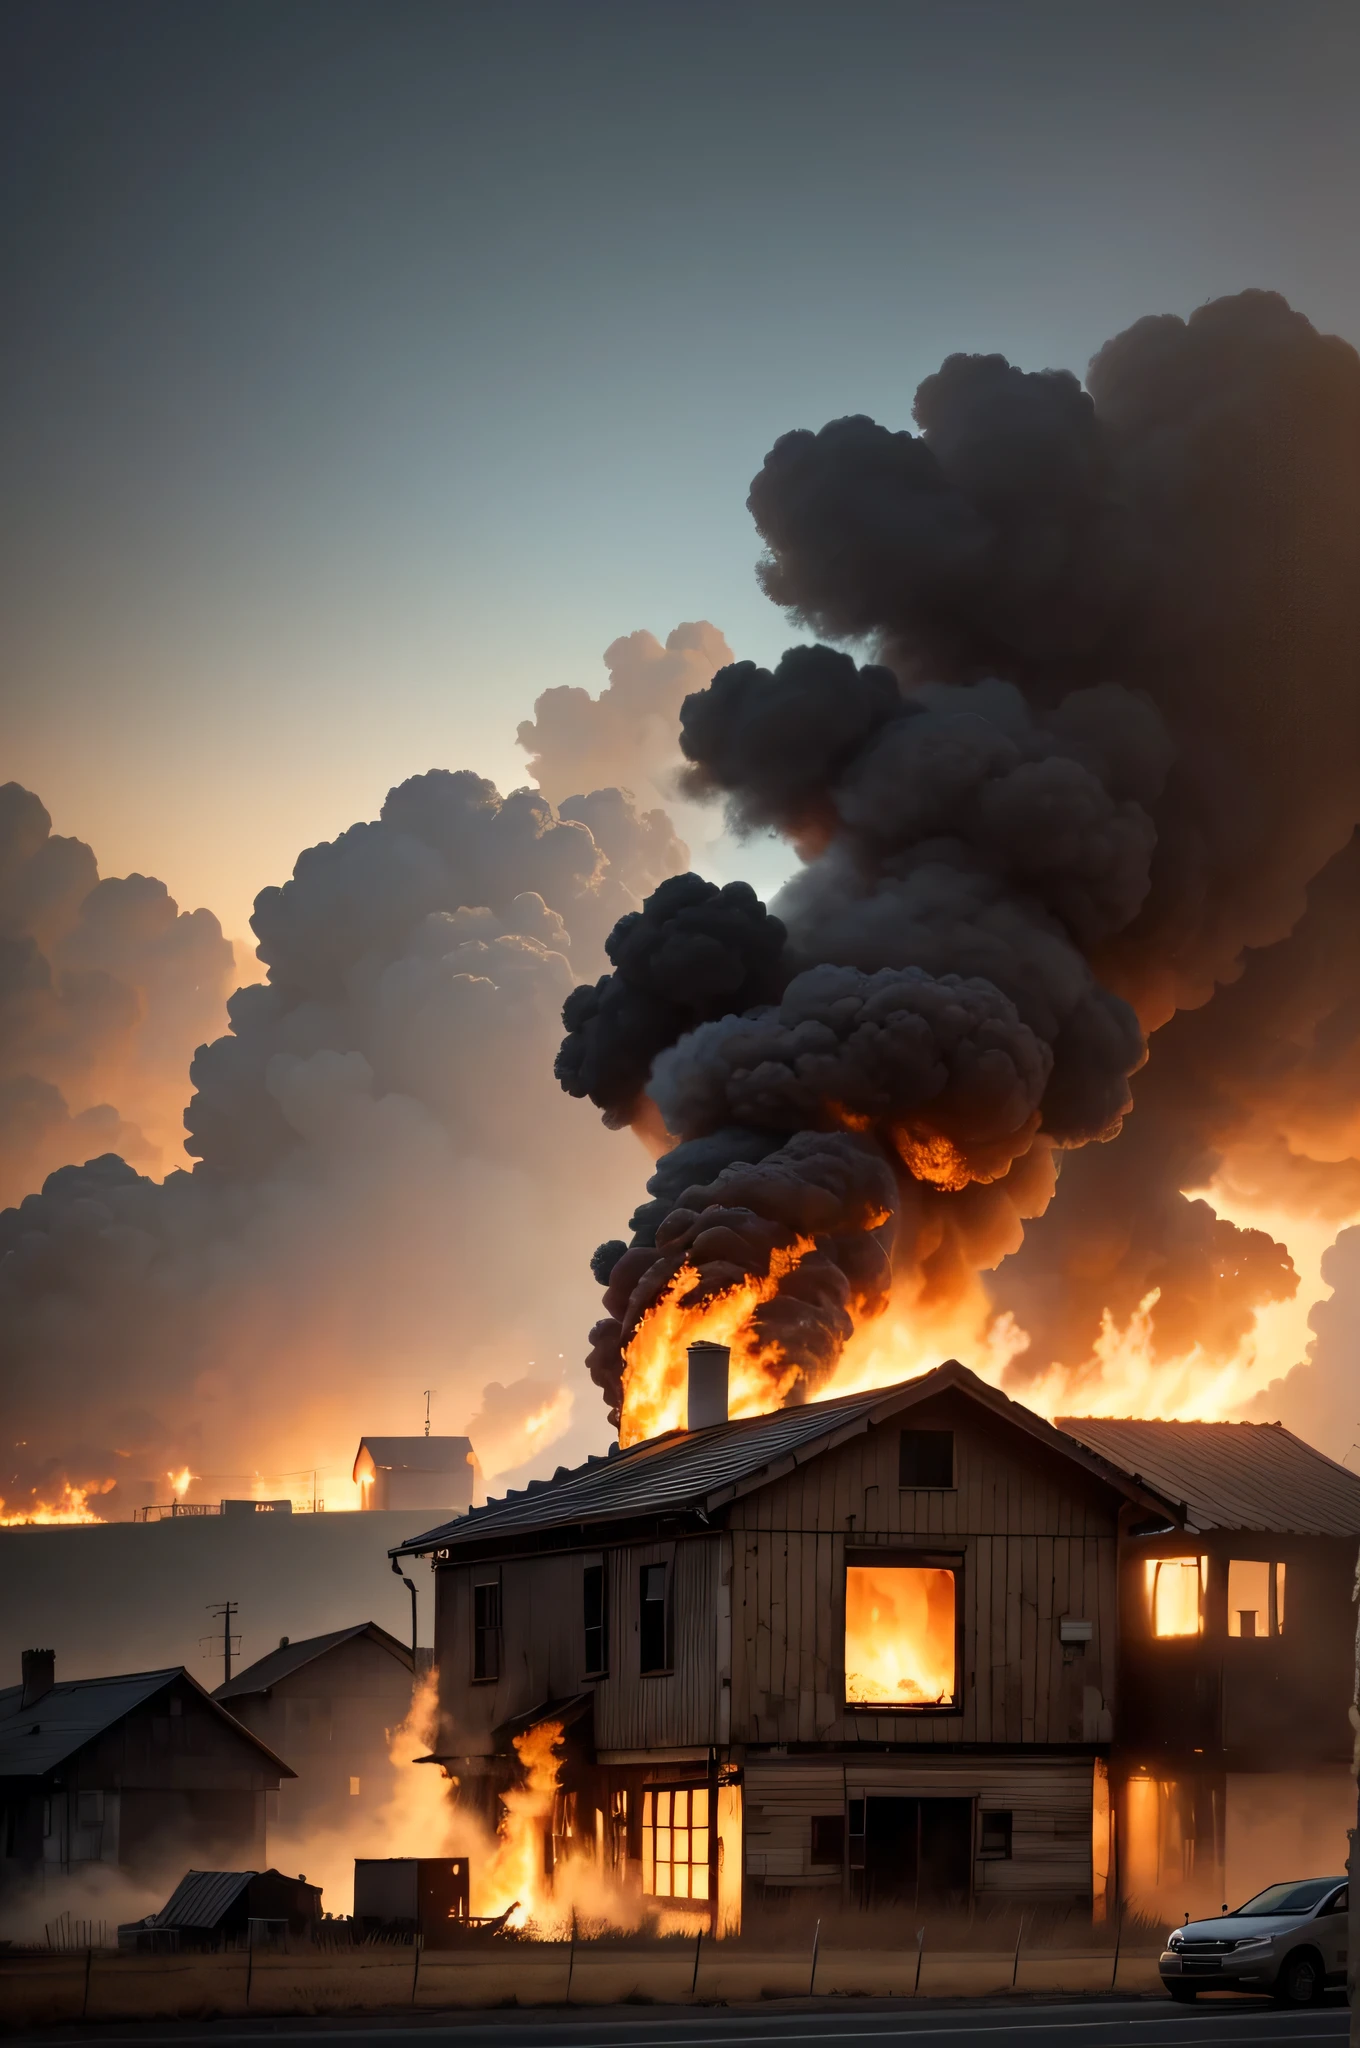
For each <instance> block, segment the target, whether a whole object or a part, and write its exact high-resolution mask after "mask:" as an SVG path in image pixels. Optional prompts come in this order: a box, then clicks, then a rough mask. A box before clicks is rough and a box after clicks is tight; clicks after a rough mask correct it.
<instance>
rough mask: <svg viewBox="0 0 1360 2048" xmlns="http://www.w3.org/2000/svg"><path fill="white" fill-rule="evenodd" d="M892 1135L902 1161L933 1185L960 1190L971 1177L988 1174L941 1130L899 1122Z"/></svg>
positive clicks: (953, 1190) (953, 1191)
mask: <svg viewBox="0 0 1360 2048" xmlns="http://www.w3.org/2000/svg"><path fill="white" fill-rule="evenodd" d="M892 1137H893V1144H894V1145H895V1147H896V1148H897V1151H898V1153H899V1154H900V1155H901V1159H902V1163H903V1165H904V1166H905V1167H906V1169H907V1171H908V1173H910V1174H911V1175H912V1177H913V1179H915V1180H924V1181H929V1183H930V1185H931V1186H932V1187H937V1188H944V1189H946V1190H947V1191H948V1192H949V1193H950V1194H957V1193H958V1192H959V1190H960V1188H966V1187H967V1186H968V1183H969V1182H970V1181H972V1180H977V1179H979V1178H982V1179H985V1178H987V1176H986V1175H978V1174H975V1173H974V1172H973V1169H972V1168H971V1167H970V1166H969V1164H968V1161H967V1160H966V1159H965V1158H964V1156H963V1154H962V1152H960V1151H959V1149H958V1147H957V1145H954V1144H951V1142H950V1140H949V1139H948V1138H946V1137H945V1135H944V1133H943V1132H942V1131H914V1130H912V1129H911V1128H910V1127H909V1126H908V1125H906V1124H898V1125H895V1126H894V1129H893V1134H892Z"/></svg>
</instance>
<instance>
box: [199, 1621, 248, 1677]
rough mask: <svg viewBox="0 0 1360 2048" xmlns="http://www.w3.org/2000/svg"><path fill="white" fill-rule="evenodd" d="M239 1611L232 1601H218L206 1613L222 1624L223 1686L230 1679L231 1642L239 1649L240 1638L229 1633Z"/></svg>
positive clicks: (205, 1638) (205, 1639)
mask: <svg viewBox="0 0 1360 2048" xmlns="http://www.w3.org/2000/svg"><path fill="white" fill-rule="evenodd" d="M240 1611H241V1610H240V1608H239V1607H238V1606H237V1604H236V1602H235V1601H234V1600H218V1601H215V1602H214V1603H213V1605H212V1606H211V1607H209V1609H208V1612H209V1614H211V1615H212V1616H213V1617H214V1618H215V1619H217V1620H220V1621H221V1623H222V1683H223V1685H226V1684H227V1683H228V1682H229V1680H230V1678H231V1651H232V1644H233V1642H235V1644H236V1645H237V1647H238V1648H239V1647H240V1641H241V1639H240V1637H239V1636H235V1637H234V1636H233V1635H232V1632H231V1625H232V1623H233V1621H235V1619H236V1617H237V1615H238V1614H239V1613H240ZM207 1640H208V1638H207V1637H206V1636H205V1637H204V1641H205V1642H206V1641H207Z"/></svg>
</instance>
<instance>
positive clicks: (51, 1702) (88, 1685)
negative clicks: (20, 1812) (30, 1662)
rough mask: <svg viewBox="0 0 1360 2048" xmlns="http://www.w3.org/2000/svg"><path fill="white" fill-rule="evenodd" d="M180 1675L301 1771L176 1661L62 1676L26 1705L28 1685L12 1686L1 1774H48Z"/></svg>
mask: <svg viewBox="0 0 1360 2048" xmlns="http://www.w3.org/2000/svg"><path fill="white" fill-rule="evenodd" d="M177 1680H182V1681H183V1682H184V1683H185V1684H186V1685H190V1686H192V1687H193V1689H194V1691H195V1692H196V1693H198V1694H199V1696H200V1698H202V1699H203V1700H204V1701H206V1703H207V1704H208V1706H210V1707H211V1708H212V1710H213V1712H214V1713H215V1714H219V1715H220V1716H221V1718H222V1719H223V1721H225V1722H226V1724H227V1726H228V1727H229V1728H230V1729H231V1731H232V1733H233V1734H234V1735H237V1736H239V1737H240V1739H241V1741H242V1742H248V1743H249V1744H250V1745H251V1747H252V1748H254V1749H257V1750H259V1751H260V1752H261V1754H262V1755H264V1756H266V1757H268V1759H269V1762H270V1764H271V1765H274V1766H276V1767H277V1769H278V1771H279V1773H280V1775H281V1776H282V1777H285V1778H293V1777H296V1776H297V1773H296V1772H295V1771H291V1770H290V1769H289V1768H288V1766H287V1764H286V1763H284V1761H283V1759H282V1758H281V1757H277V1756H275V1754H274V1752H273V1750H272V1749H270V1748H269V1746H268V1744H267V1743H264V1742H261V1741H260V1738H259V1736H258V1735H252V1734H251V1732H250V1730H249V1729H248V1728H243V1727H242V1726H241V1723H240V1722H239V1721H237V1720H235V1719H234V1718H233V1717H232V1715H230V1714H229V1713H228V1712H227V1710H226V1708H225V1707H219V1706H218V1704H217V1702H216V1701H215V1700H214V1699H213V1698H212V1697H211V1695H210V1694H209V1693H207V1692H205V1691H204V1689H203V1687H202V1686H201V1685H200V1684H199V1682H198V1680H197V1679H196V1678H193V1677H191V1676H190V1674H189V1673H188V1672H187V1671H186V1670H185V1669H184V1667H183V1665H181V1664H174V1665H170V1666H169V1667H168V1668H167V1669H166V1670H164V1671H131V1672H127V1673H126V1674H124V1675H123V1676H122V1677H119V1678H68V1679H62V1680H60V1681H59V1682H58V1683H57V1684H56V1685H54V1686H53V1687H52V1688H51V1689H50V1691H48V1692H45V1693H44V1694H43V1695H42V1697H41V1698H40V1699H38V1700H35V1701H34V1702H33V1704H32V1706H28V1707H26V1706H24V1705H23V1696H24V1689H23V1687H22V1686H21V1685H11V1686H7V1687H6V1688H5V1690H4V1691H3V1692H0V1778H42V1777H45V1776H46V1775H47V1773H48V1772H49V1771H51V1770H55V1769H56V1767H57V1765H58V1764H62V1763H65V1761H66V1759H67V1758H68V1757H72V1756H74V1755H75V1753H76V1751H77V1750H80V1749H83V1748H84V1747H85V1745H86V1743H87V1742H93V1741H94V1740H95V1738H96V1737H97V1736H100V1735H102V1734H104V1732H105V1731H106V1730H107V1729H109V1728H113V1727H115V1726H116V1725H117V1723H118V1722H119V1721H121V1720H123V1719H124V1717H125V1716H126V1715H128V1714H130V1713H132V1712H133V1710H134V1708H137V1707H140V1706H144V1705H145V1704H146V1703H147V1701H148V1700H152V1699H154V1698H155V1697H156V1694H157V1693H160V1692H166V1691H168V1690H169V1688H170V1687H171V1686H172V1685H173V1684H174V1683H175V1682H176V1681H177Z"/></svg>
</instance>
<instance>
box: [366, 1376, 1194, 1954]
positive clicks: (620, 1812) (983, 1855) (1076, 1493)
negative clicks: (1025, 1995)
mask: <svg viewBox="0 0 1360 2048" xmlns="http://www.w3.org/2000/svg"><path fill="white" fill-rule="evenodd" d="M694 1365H695V1367H696V1368H698V1370H699V1372H700V1373H702V1374H703V1376H704V1380H705V1385H704V1388H703V1393H704V1394H705V1395H706V1396H707V1398H708V1399H709V1400H712V1398H713V1394H714V1388H713V1385H712V1379H713V1361H712V1358H711V1354H710V1356H709V1357H708V1358H703V1357H702V1356H701V1357H699V1358H696V1360H695V1361H694ZM691 1384H692V1385H695V1381H693V1380H692V1382H691ZM697 1391H698V1389H697V1388H696V1392H697ZM710 1412H711V1411H710ZM720 1412H721V1416H722V1419H717V1420H708V1419H707V1417H706V1415H705V1413H704V1411H703V1409H702V1408H700V1409H699V1412H698V1413H697V1414H695V1416H694V1417H693V1420H694V1422H695V1424H696V1426H693V1427H690V1428H686V1429H681V1430H673V1431H670V1432H668V1433H667V1434H665V1435H663V1436H660V1437H656V1438H653V1439H650V1440H648V1441H646V1442H643V1443H640V1444H638V1445H636V1446H635V1447H634V1448H632V1449H631V1450H629V1451H625V1452H622V1453H619V1454H616V1455H613V1456H610V1457H608V1458H601V1459H595V1460H592V1461H591V1462H590V1463H588V1464H587V1465H586V1466H584V1467H582V1468H580V1469H579V1470H577V1471H574V1472H570V1473H564V1474H560V1475H559V1476H558V1477H557V1478H556V1479H555V1480H553V1481H551V1482H545V1483H542V1484H538V1485H534V1486H531V1487H530V1488H529V1489H527V1490H526V1491H525V1492H524V1493H521V1494H512V1495H510V1496H508V1497H507V1498H506V1499H504V1500H502V1501H494V1502H489V1503H488V1504H487V1505H486V1507H484V1508H481V1509H478V1510H476V1511H475V1512H474V1513H473V1514H471V1515H469V1516H467V1517H465V1518H463V1519H462V1520H461V1521H458V1522H456V1523H453V1524H450V1525H448V1526H447V1527H445V1528H443V1529H438V1530H434V1531H432V1532H431V1533H430V1534H429V1535H427V1536H425V1537H422V1538H419V1539H418V1540H416V1541H414V1542H412V1543H409V1544H406V1545H404V1546H403V1551H402V1554H405V1555H408V1556H411V1555H429V1556H430V1557H431V1559H432V1561H433V1563H434V1567H435V1571H436V1586H437V1593H436V1660H437V1664H438V1669H439V1683H440V1723H439V1726H440V1741H439V1746H438V1759H439V1761H440V1762H441V1763H443V1765H444V1767H445V1769H446V1770H447V1771H448V1772H449V1773H450V1774H451V1775H454V1776H456V1777H457V1778H458V1780H459V1784H460V1788H461V1796H466V1797H471V1798H474V1799H480V1800H481V1802H482V1805H483V1809H484V1812H485V1813H486V1815H487V1816H488V1817H494V1811H495V1804H496V1797H497V1795H498V1794H500V1793H502V1792H504V1790H505V1789H506V1788H507V1787H508V1786H509V1785H510V1784H512V1783H513V1782H514V1781H515V1780H516V1778H517V1776H518V1772H519V1759H520V1758H521V1757H522V1756H523V1748H522V1746H521V1747H519V1748H517V1746H516V1737H519V1738H520V1739H521V1745H522V1741H523V1737H524V1734H525V1731H527V1730H529V1729H532V1728H534V1727H542V1726H544V1725H556V1726H557V1727H558V1728H560V1729H561V1731H562V1747H563V1750H564V1753H565V1755H564V1762H563V1766H562V1771H561V1776H560V1782H559V1785H558V1789H557V1793H556V1797H555V1799H554V1801H553V1803H552V1817H551V1822H550V1823H548V1822H545V1830H546V1827H547V1826H548V1825H550V1826H551V1830H552V1837H553V1839H552V1840H550V1841H548V1842H546V1844H545V1856H546V1861H547V1864H548V1867H549V1868H551V1867H552V1865H553V1863H554V1861H555V1859H556V1858H557V1857H559V1856H561V1855H568V1856H570V1855H574V1854H582V1853H585V1854H587V1855H590V1856H593V1857H597V1858H598V1859H600V1860H601V1861H603V1862H604V1863H605V1864H606V1865H607V1866H608V1867H609V1868H610V1869H611V1870H612V1872H613V1874H614V1875H615V1877H616V1878H617V1879H618V1881H620V1882H621V1883H623V1884H625V1885H626V1886H628V1887H630V1888H632V1889H634V1890H635V1891H638V1892H640V1893H641V1894H642V1895H644V1896H650V1897H653V1898H655V1899H656V1900H657V1901H658V1903H661V1904H665V1905H668V1906H672V1907H680V1906H683V1907H685V1908H686V1909H687V1910H689V1911H691V1912H693V1911H695V1910H697V1911H699V1912H700V1913H702V1914H703V1915H704V1916H705V1917H706V1918H707V1919H708V1920H709V1921H710V1923H711V1924H713V1925H715V1926H716V1927H717V1928H718V1929H719V1930H721V1929H724V1928H731V1927H734V1926H736V1925H737V1924H739V1922H740V1919H741V1915H742V1911H743V1906H744V1905H745V1906H748V1907H749V1906H753V1905H759V1904H760V1903H762V1902H763V1901H764V1900H765V1899H767V1898H769V1897H770V1896H771V1895H772V1894H778V1895H780V1896H784V1895H787V1894H788V1893H789V1892H791V1891H798V1890H809V1891H816V1892H819V1893H830V1894H833V1895H835V1896H836V1897H837V1898H838V1899H839V1898H844V1899H846V1900H848V1901H862V1902H864V1903H887V1902H889V1901H893V1900H899V1901H906V1902H908V1903H910V1904H912V1905H915V1904H918V1903H926V1902H930V1903H932V1904H934V1905H945V1906H949V1905H966V1904H967V1903H968V1902H969V1901H971V1900H972V1899H974V1898H975V1897H977V1898H984V1899H985V1898H993V1899H1006V1900H1022V1901H1025V1902H1032V1901H1040V1900H1044V1901H1053V1902H1065V1903H1070V1902H1072V1901H1088V1900H1089V1901H1091V1902H1092V1904H1093V1906H1094V1909H1095V1910H1096V1912H1097V1913H1100V1912H1103V1911H1104V1910H1105V1907H1106V1904H1107V1901H1108V1898H1109V1896H1110V1888H1111V1882H1112V1873H1113V1867H1114V1862H1113V1858H1114V1850H1113V1841H1114V1834H1113V1822H1112V1808H1111V1803H1110V1759H1111V1754H1112V1749H1113V1744H1114V1738H1115V1723H1116V1717H1117V1713H1118V1686H1119V1613H1118V1603H1119V1571H1120V1562H1119V1561H1120V1556H1121V1550H1122V1547H1123V1546H1124V1545H1125V1544H1126V1543H1127V1541H1128V1533H1129V1531H1130V1529H1131V1528H1132V1527H1134V1526H1136V1525H1137V1524H1140V1523H1148V1522H1152V1523H1154V1524H1156V1525H1157V1526H1162V1527H1165V1526H1168V1525H1169V1524H1175V1523H1176V1522H1177V1519H1178V1510H1177V1508H1176V1506H1175V1505H1174V1503H1172V1502H1170V1501H1169V1500H1167V1499H1165V1498H1164V1497H1163V1496H1162V1494H1161V1493H1160V1492H1158V1491H1157V1490H1156V1489H1155V1488H1154V1487H1152V1486H1151V1485H1149V1484H1146V1483H1144V1482H1143V1481H1141V1480H1138V1479H1136V1478H1134V1477H1133V1476H1132V1475H1130V1474H1128V1473H1126V1472H1124V1471H1122V1470H1121V1469H1119V1467H1118V1466H1117V1465H1115V1464H1113V1463H1112V1462H1110V1461H1109V1460H1107V1459H1106V1458H1104V1457H1102V1456H1101V1455H1100V1454H1098V1453H1097V1452H1094V1451H1092V1450H1091V1449H1090V1448H1089V1447H1088V1446H1086V1445H1084V1444H1082V1443H1080V1442H1079V1441H1078V1440H1077V1439H1076V1438H1075V1437H1074V1436H1072V1435H1069V1434H1066V1433H1064V1432H1063V1431H1060V1430H1058V1429H1056V1428H1054V1427H1053V1426H1052V1425H1051V1424H1050V1423H1047V1422H1045V1421H1043V1420H1042V1419H1041V1418H1040V1417H1039V1416H1037V1415H1034V1414H1032V1413H1031V1412H1030V1411H1028V1410H1027V1409H1025V1408H1023V1407H1021V1406H1020V1405H1019V1404H1017V1403H1015V1402H1012V1401H1010V1400H1008V1399H1007V1398H1006V1397H1005V1396H1004V1395H1002V1394H999V1393H998V1392H996V1391H995V1390H994V1389H992V1388H991V1387H989V1386H987V1385H986V1384H985V1382H983V1381H982V1380H980V1379H979V1378H978V1377H977V1376H976V1375H974V1374H973V1373H971V1372H969V1371H968V1370H967V1369H966V1368H964V1367H962V1366H960V1365H957V1364H954V1363H949V1364H946V1365H943V1366H941V1367H939V1368H938V1369H937V1370H936V1371H934V1372H931V1373H927V1374H926V1375H924V1376H923V1377H922V1378H919V1379H917V1380H915V1381H912V1382H910V1383H908V1384H906V1385H900V1386H895V1387H888V1388H878V1389H875V1390H873V1391H871V1392H868V1393H862V1394H856V1395H850V1396H846V1397H842V1398H839V1399H834V1400H827V1401H823V1402H817V1403H813V1404H809V1405H806V1406H802V1407H794V1408H785V1409H780V1410H776V1411H774V1412H773V1413H770V1414H766V1415H761V1416H755V1417H750V1418H746V1419H742V1420H737V1421H728V1420H726V1419H725V1408H724V1409H723V1410H722V1411H720Z"/></svg>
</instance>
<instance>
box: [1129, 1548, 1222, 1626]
mask: <svg viewBox="0 0 1360 2048" xmlns="http://www.w3.org/2000/svg"><path fill="white" fill-rule="evenodd" d="M1168 1564H1178V1565H1181V1566H1182V1567H1185V1566H1188V1565H1191V1564H1197V1565H1198V1567H1199V1626H1198V1628H1196V1629H1193V1630H1185V1631H1182V1632H1181V1633H1179V1634H1176V1635H1159V1634H1158V1632H1157V1575H1158V1573H1159V1572H1160V1571H1161V1569H1162V1567H1163V1565H1168ZM1142 1571H1143V1625H1144V1627H1145V1629H1146V1630H1147V1638H1148V1641H1149V1642H1153V1643H1202V1642H1203V1641H1204V1639H1205V1637H1206V1636H1207V1634H1208V1633H1209V1579H1210V1556H1209V1552H1208V1551H1207V1550H1193V1551H1185V1550H1168V1551H1155V1552H1154V1553H1153V1554H1152V1555H1151V1556H1150V1557H1144V1559H1143V1560H1142Z"/></svg>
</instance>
